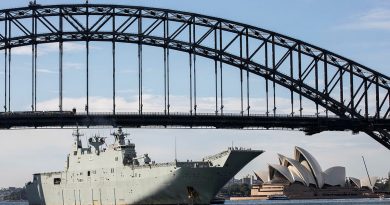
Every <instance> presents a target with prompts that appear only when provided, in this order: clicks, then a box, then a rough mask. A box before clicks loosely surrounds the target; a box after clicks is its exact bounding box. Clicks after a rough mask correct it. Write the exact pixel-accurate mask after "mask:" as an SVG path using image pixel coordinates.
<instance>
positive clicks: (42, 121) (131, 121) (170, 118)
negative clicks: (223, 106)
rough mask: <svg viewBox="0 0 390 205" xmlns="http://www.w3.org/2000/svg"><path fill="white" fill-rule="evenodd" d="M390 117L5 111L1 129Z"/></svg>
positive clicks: (233, 125) (311, 125) (314, 127)
mask: <svg viewBox="0 0 390 205" xmlns="http://www.w3.org/2000/svg"><path fill="white" fill-rule="evenodd" d="M389 125H390V119H378V118H366V119H361V118H360V119H357V118H352V119H351V118H347V117H346V118H340V117H337V116H328V117H326V116H291V115H268V116H267V115H249V116H248V115H240V114H229V113H224V114H223V115H215V114H203V113H197V114H196V115H194V114H192V115H191V114H189V113H169V114H165V113H163V112H154V113H152V112H150V113H142V114H140V113H136V112H126V113H125V112H123V113H118V112H117V113H116V114H113V113H101V112H99V113H91V112H90V113H73V112H70V111H69V112H68V111H62V112H60V111H42V112H3V113H0V129H11V128H44V127H76V126H82V127H96V126H114V127H118V126H121V127H184V128H185V127H200V128H227V129H298V130H303V131H305V132H306V133H307V134H315V133H317V132H321V131H325V130H327V131H345V130H350V131H353V132H359V131H363V132H366V131H371V130H378V129H385V130H387V128H388V127H389Z"/></svg>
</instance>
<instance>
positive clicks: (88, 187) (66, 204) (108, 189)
mask: <svg viewBox="0 0 390 205" xmlns="http://www.w3.org/2000/svg"><path fill="white" fill-rule="evenodd" d="M260 154H261V152H258V151H245V152H244V151H228V152H226V153H223V154H221V155H218V156H217V157H214V158H211V159H209V160H208V161H209V162H210V164H212V166H203V165H204V163H203V165H202V163H201V162H199V163H196V162H174V163H167V164H157V165H145V166H140V167H134V166H133V167H132V166H125V167H122V168H116V169H115V170H113V169H107V170H105V171H104V169H102V170H103V171H102V172H103V173H105V174H103V175H102V174H94V173H88V175H87V176H85V175H86V174H85V171H82V170H77V171H73V172H70V171H67V172H56V173H46V174H36V175H34V181H33V182H32V183H29V184H27V185H26V189H27V195H28V198H29V204H31V205H101V204H104V205H124V204H209V203H210V201H211V200H212V198H213V197H214V196H215V194H216V193H217V192H218V191H219V190H220V188H222V186H223V185H225V184H226V183H227V182H228V181H229V180H230V179H231V178H232V177H234V175H235V174H236V173H237V172H238V171H239V170H241V168H243V167H244V166H245V165H246V164H247V163H248V162H250V161H251V160H252V159H253V158H255V157H256V156H258V155H260ZM83 172H84V173H83ZM77 174H78V175H77ZM55 179H57V184H55V182H54V181H55ZM58 179H61V182H60V183H58Z"/></svg>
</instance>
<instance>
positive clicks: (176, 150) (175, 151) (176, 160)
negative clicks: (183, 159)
mask: <svg viewBox="0 0 390 205" xmlns="http://www.w3.org/2000/svg"><path fill="white" fill-rule="evenodd" d="M175 162H177V150H176V136H175Z"/></svg>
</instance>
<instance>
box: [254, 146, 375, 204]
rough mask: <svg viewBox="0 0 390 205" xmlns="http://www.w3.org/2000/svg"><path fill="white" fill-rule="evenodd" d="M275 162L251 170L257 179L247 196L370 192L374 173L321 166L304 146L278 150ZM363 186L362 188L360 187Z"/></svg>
mask: <svg viewBox="0 0 390 205" xmlns="http://www.w3.org/2000/svg"><path fill="white" fill-rule="evenodd" d="M278 159H279V164H269V165H268V171H259V172H255V176H256V177H257V179H258V180H259V181H260V183H259V184H255V185H253V186H252V189H251V196H252V197H258V198H260V199H261V198H267V197H268V196H270V195H286V196H288V197H289V198H345V197H346V196H349V197H359V196H362V195H364V194H365V193H367V192H369V193H371V192H372V190H373V189H374V185H375V182H376V181H377V178H376V177H370V179H368V178H366V179H361V180H359V179H356V178H353V177H349V178H346V171H345V167H342V166H334V167H330V168H328V169H326V170H325V171H323V170H322V168H321V166H320V164H319V163H318V161H317V160H316V159H315V158H314V157H313V156H312V155H311V154H310V153H309V152H308V151H306V150H305V149H303V148H300V147H295V149H294V157H293V158H289V157H286V156H284V155H281V154H278ZM363 188H364V189H363Z"/></svg>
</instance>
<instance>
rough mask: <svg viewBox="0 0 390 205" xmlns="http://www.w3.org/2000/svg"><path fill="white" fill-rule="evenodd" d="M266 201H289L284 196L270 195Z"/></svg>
mask: <svg viewBox="0 0 390 205" xmlns="http://www.w3.org/2000/svg"><path fill="white" fill-rule="evenodd" d="M268 200H289V198H288V197H287V196H286V195H270V196H268Z"/></svg>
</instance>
